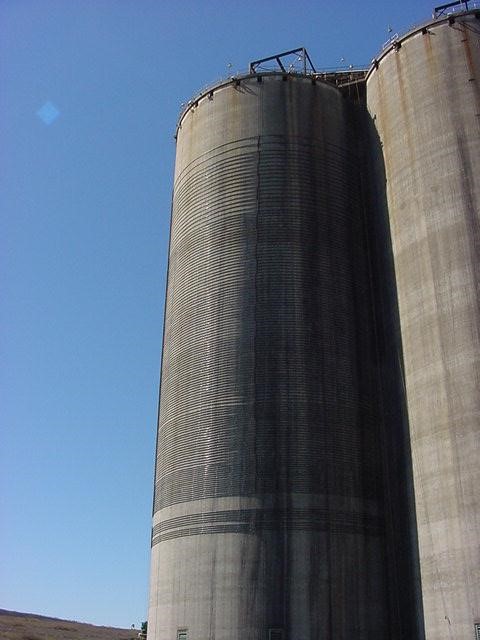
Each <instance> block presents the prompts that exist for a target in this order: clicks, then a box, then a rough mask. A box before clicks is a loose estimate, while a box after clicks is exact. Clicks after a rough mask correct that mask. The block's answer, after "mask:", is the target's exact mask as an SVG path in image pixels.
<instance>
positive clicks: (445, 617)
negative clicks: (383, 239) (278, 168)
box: [367, 10, 480, 640]
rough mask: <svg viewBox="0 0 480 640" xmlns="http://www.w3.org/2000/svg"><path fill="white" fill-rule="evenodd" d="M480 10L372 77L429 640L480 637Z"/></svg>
mask: <svg viewBox="0 0 480 640" xmlns="http://www.w3.org/2000/svg"><path fill="white" fill-rule="evenodd" d="M479 17H480V12H479V11H478V10H477V11H470V12H466V13H461V14H457V15H450V16H443V17H441V18H440V19H438V20H433V21H431V22H429V23H426V24H424V25H423V26H421V27H419V28H416V29H415V30H413V31H411V32H410V33H408V34H407V35H406V36H404V37H402V38H400V39H397V40H396V41H395V42H394V43H391V44H390V45H389V46H388V47H387V48H386V49H385V50H384V51H383V52H382V54H381V56H379V57H378V59H377V60H376V61H375V63H374V66H373V67H372V69H371V70H370V73H369V75H368V78H367V102H368V108H369V111H370V113H371V115H372V117H373V119H374V121H375V125H376V128H377V131H378V135H379V138H380V140H381V144H382V145H383V153H384V159H385V170H386V181H387V182H386V187H387V199H388V208H389V215H390V226H391V234H392V243H393V253H394V262H395V271H396V282H397V290H398V300H399V309H400V324H401V334H402V341H403V352H404V362H405V384H406V391H407V400H408V413H409V420H410V429H411V448H412V455H413V467H414V482H415V499H416V505H417V522H418V533H419V546H420V562H421V577H422V591H423V605H424V613H425V627H426V637H427V639H428V640H450V639H452V638H455V639H465V640H466V639H469V638H472V639H473V638H475V632H476V631H475V625H476V624H477V625H478V627H479V629H478V633H480V549H479V540H480V466H479V464H478V460H479V453H480V429H479V419H480V395H479V382H480V336H479V326H480V322H479V321H480V312H479V303H480V297H479V286H480V285H479V283H480V261H479V258H480V227H479V212H480V182H479V180H478V177H479V176H480V20H479Z"/></svg>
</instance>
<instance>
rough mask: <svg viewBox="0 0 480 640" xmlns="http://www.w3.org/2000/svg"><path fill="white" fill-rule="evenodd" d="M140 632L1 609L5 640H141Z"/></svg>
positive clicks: (0, 632) (0, 624)
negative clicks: (139, 637) (138, 639)
mask: <svg viewBox="0 0 480 640" xmlns="http://www.w3.org/2000/svg"><path fill="white" fill-rule="evenodd" d="M138 632H139V630H138V629H115V628H113V627H97V626H95V625H93V624H85V623H83V622H71V621H69V620H60V619H58V618H46V617H45V616H38V615H35V614H33V613H18V612H17V611H5V610H4V609H0V638H1V639H2V640H131V639H134V640H137V635H138Z"/></svg>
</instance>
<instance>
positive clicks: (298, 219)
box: [148, 73, 413, 640]
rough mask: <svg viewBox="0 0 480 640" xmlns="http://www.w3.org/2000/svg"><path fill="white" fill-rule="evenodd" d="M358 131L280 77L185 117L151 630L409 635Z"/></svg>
mask: <svg viewBox="0 0 480 640" xmlns="http://www.w3.org/2000/svg"><path fill="white" fill-rule="evenodd" d="M356 126H358V122H356V121H355V118H354V117H353V116H352V108H351V106H350V105H349V103H348V101H347V100H346V99H345V98H344V97H343V96H342V95H341V93H340V92H339V91H338V89H337V88H335V87H334V86H331V85H329V84H326V83H324V82H319V81H315V79H313V78H310V77H307V76H301V75H294V74H282V73H270V74H252V75H248V76H244V77H239V78H235V79H233V80H231V81H228V82H226V83H224V84H219V85H217V86H215V87H214V88H213V89H212V90H211V91H209V92H206V93H205V94H203V95H202V96H200V98H199V99H198V100H196V101H195V102H194V103H192V104H191V105H190V106H189V107H188V108H187V109H186V111H185V112H184V114H183V116H182V118H181V121H180V124H179V127H178V131H177V159H176V171H175V184H174V197H173V213H172V226H171V239H170V258H169V275H168V288H167V300H166V319H165V335H164V352H163V367H162V381H161V402H160V412H159V425H158V443H157V465H156V486H155V504H154V522H153V533H152V573H151V590H150V612H149V621H148V633H149V640H207V639H208V640H213V639H215V640H318V639H319V638H325V639H328V640H343V639H347V638H348V639H349V638H355V639H356V640H385V639H386V638H389V639H396V638H402V639H404V640H411V638H412V634H411V633H410V634H409V633H408V632H407V631H406V629H407V630H408V629H410V628H411V627H410V626H409V625H410V622H409V621H408V618H409V616H410V615H411V611H405V610H402V607H401V606H400V605H399V604H398V603H399V602H401V600H402V597H403V596H402V594H401V593H400V592H401V590H402V589H405V587H407V588H408V589H411V588H413V587H412V585H411V584H407V585H405V584H399V583H401V580H400V579H399V575H400V574H397V573H396V569H395V567H394V565H395V562H394V561H392V558H394V556H395V549H393V548H392V540H393V538H392V530H393V529H395V528H396V526H395V525H396V524H398V522H397V520H395V516H392V513H393V512H394V511H395V509H396V506H395V505H394V504H393V501H392V500H391V498H389V495H393V494H390V493H389V491H388V488H387V484H388V482H387V477H388V474H389V471H388V461H386V459H385V458H386V455H385V452H386V451H388V450H389V447H391V443H392V442H393V441H394V439H395V438H396V437H398V438H399V439H401V438H402V437H403V436H402V435H401V434H400V433H399V434H396V435H395V434H394V435H392V434H391V433H390V434H389V435H388V434H386V432H387V431H388V430H389V429H392V425H391V424H390V425H389V424H385V420H384V410H383V408H382V399H381V396H382V391H381V389H382V381H381V380H380V377H381V370H382V366H384V363H383V364H380V359H381V357H382V356H381V355H379V348H378V344H377V342H376V340H377V338H376V336H377V327H376V326H375V325H376V312H375V301H374V296H373V291H372V281H373V280H372V274H371V264H370V258H369V255H370V253H369V252H370V250H369V243H368V242H367V227H368V225H367V224H366V218H368V217H370V216H371V215H372V212H371V211H370V210H369V209H368V207H367V206H366V202H365V198H364V197H363V191H362V188H361V176H360V166H361V165H362V161H361V159H360V157H359V155H358V153H357V151H358V147H359V146H361V145H359V144H358V139H357V141H355V137H353V141H352V138H351V136H352V134H353V131H354V130H355V127H356ZM392 413H394V412H392ZM389 443H390V444H389ZM400 449H401V447H400ZM402 465H403V462H402V463H401V465H400V466H402ZM406 466H408V464H407V465H406ZM403 471H404V470H403V469H402V472H403ZM403 481H404V477H403V476H401V477H400V482H403ZM402 486H403V485H402ZM400 493H401V492H400ZM397 535H399V531H397ZM399 555H400V554H399ZM402 560H405V563H406V564H408V562H409V559H408V558H406V559H405V558H402ZM400 573H401V570H400Z"/></svg>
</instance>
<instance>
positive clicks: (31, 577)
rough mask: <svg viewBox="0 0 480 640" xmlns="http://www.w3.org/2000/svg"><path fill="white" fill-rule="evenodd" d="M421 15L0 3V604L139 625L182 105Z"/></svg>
mask: <svg viewBox="0 0 480 640" xmlns="http://www.w3.org/2000/svg"><path fill="white" fill-rule="evenodd" d="M432 7H433V5H432V4H431V3H430V2H426V1H424V0H416V1H413V0H405V1H403V2H401V3H398V2H396V3H393V2H390V3H385V2H380V1H378V0H377V1H373V0H366V1H365V2H363V3H360V2H353V1H347V2H344V3H343V4H338V3H335V2H328V3H327V2H322V1H320V0H316V1H313V0H308V1H305V0H304V1H302V0H297V1H296V2H285V1H283V0H279V1H278V2H273V1H272V2H266V1H265V0H257V1H256V2H252V1H251V0H242V1H241V2H237V1H231V2H225V1H217V0H204V1H203V2H201V1H199V0H198V1H195V2H194V1H192V0H182V2H178V3H177V2H172V1H170V0H168V1H165V2H163V1H161V0H155V1H153V0H0V25H1V26H0V89H1V90H0V140H1V141H2V142H1V145H0V224H1V229H0V273H1V274H2V275H1V278H2V294H1V306H0V321H1V325H2V331H1V338H0V349H1V369H0V389H1V397H2V402H1V407H0V412H1V413H0V429H1V434H2V435H1V438H2V445H1V453H0V456H1V458H0V479H1V496H0V499H1V519H2V524H1V532H0V608H6V609H15V610H19V611H29V612H36V613H41V614H45V615H52V616H57V617H62V618H68V619H76V620H80V621H86V622H91V623H94V624H104V625H113V626H119V627H120V626H124V627H129V626H130V625H131V624H132V623H135V625H136V626H138V625H139V624H140V622H141V621H142V620H145V619H146V610H147V599H148V580H149V575H148V574H149V560H150V552H149V537H150V516H151V503H152V485H153V467H154V448H155V430H156V414H157V401H158V381H159V367H160V353H161V336H162V321H163V299H164V290H165V272H166V258H167V244H168V226H169V215H170V199H171V187H172V173H173V160H174V152H175V148H174V139H173V134H174V130H175V123H176V119H177V115H178V112H179V109H180V104H181V103H182V102H185V101H187V100H188V99H189V98H190V97H191V96H192V95H193V94H195V93H196V92H197V91H198V90H199V89H200V88H202V87H203V86H204V85H205V84H208V83H210V82H212V81H215V80H216V79H219V78H221V77H225V76H227V75H230V74H231V73H232V71H240V70H244V69H246V68H247V66H248V63H249V61H250V60H252V59H257V58H259V57H265V56H268V55H271V54H274V53H278V52H280V51H283V50H285V49H291V48H295V47H300V46H305V47H306V48H307V49H308V51H309V53H310V56H311V58H312V59H313V61H314V63H315V65H316V67H317V69H323V68H330V67H336V66H339V65H341V64H347V65H348V64H353V65H354V66H357V65H366V64H368V62H369V61H370V60H371V59H372V58H373V56H374V55H375V54H376V53H377V52H378V51H379V50H380V48H381V45H382V43H383V42H385V40H386V39H387V38H388V33H387V28H388V26H389V25H391V26H392V28H393V30H394V31H398V32H400V33H401V32H403V31H405V30H407V29H408V28H409V27H410V26H412V25H413V24H415V23H418V22H421V21H423V20H425V19H428V18H429V16H430V15H431V12H432ZM342 58H343V59H344V61H345V62H341V59H342ZM229 64H231V65H232V66H231V68H230V67H228V65H229ZM46 103H50V105H51V106H50V107H47V108H46V109H47V111H48V109H50V111H51V114H50V115H51V117H53V116H54V115H56V114H55V112H54V111H53V110H52V107H54V108H55V109H56V110H57V111H58V115H57V117H56V118H54V119H53V121H52V122H50V124H47V123H45V122H44V120H42V119H41V117H40V116H39V114H38V113H37V112H38V111H39V110H41V109H42V107H44V105H45V104H46Z"/></svg>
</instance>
